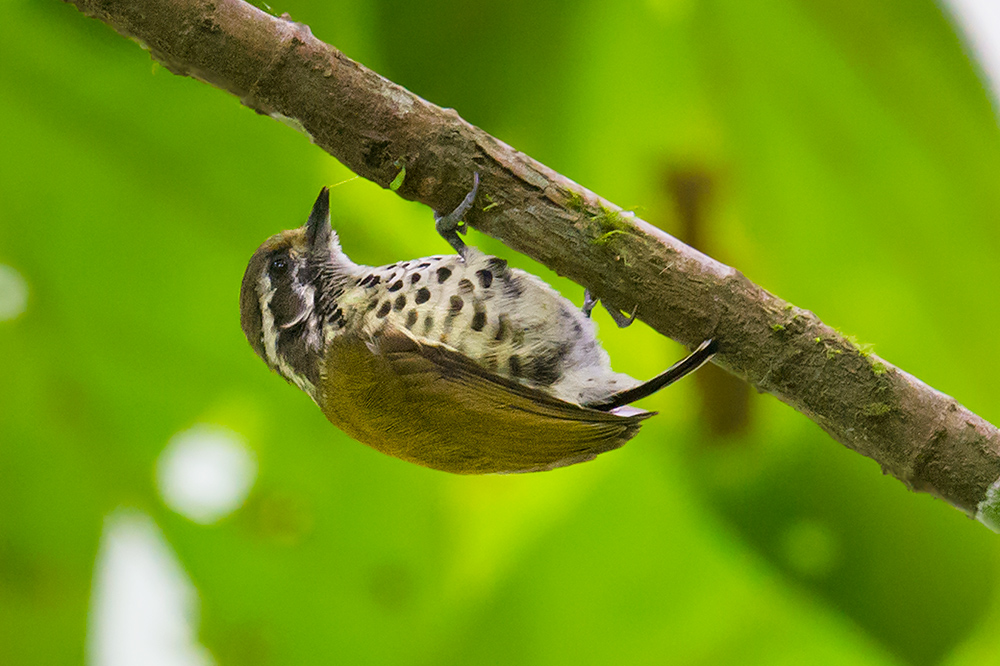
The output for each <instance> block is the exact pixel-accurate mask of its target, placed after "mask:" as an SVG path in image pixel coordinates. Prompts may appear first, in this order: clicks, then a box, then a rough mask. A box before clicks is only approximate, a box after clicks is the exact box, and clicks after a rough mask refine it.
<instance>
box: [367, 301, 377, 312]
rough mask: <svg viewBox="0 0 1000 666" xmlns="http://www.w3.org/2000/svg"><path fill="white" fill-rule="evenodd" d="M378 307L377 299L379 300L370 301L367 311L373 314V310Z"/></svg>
mask: <svg viewBox="0 0 1000 666" xmlns="http://www.w3.org/2000/svg"><path fill="white" fill-rule="evenodd" d="M377 307H378V299H377V298H373V299H372V300H371V301H369V303H368V308H367V311H368V312H371V311H372V310H374V309H375V308H377Z"/></svg>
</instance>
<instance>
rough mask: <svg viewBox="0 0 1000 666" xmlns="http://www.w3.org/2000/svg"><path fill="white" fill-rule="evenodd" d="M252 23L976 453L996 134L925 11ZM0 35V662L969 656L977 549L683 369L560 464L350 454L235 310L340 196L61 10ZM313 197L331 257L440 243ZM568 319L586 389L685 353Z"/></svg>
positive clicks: (680, 3)
mask: <svg viewBox="0 0 1000 666" xmlns="http://www.w3.org/2000/svg"><path fill="white" fill-rule="evenodd" d="M260 6H261V7H264V8H267V9H269V10H270V11H272V12H273V13H275V14H280V13H282V12H286V11H287V12H290V14H291V16H292V17H293V18H295V19H296V20H299V21H302V22H304V23H307V24H309V25H310V26H311V27H312V30H313V32H314V33H315V34H316V35H317V36H319V37H320V38H321V39H324V40H326V41H328V42H330V43H332V44H334V45H336V46H337V47H339V48H340V49H342V50H343V51H345V52H346V53H347V54H348V55H349V56H352V57H354V58H356V59H358V60H360V61H361V62H363V63H365V64H367V65H368V66H370V67H372V68H373V69H375V70H376V71H378V72H380V73H382V74H383V75H385V76H387V77H389V78H391V79H393V80H395V81H396V82H398V83H400V84H402V85H404V86H406V87H408V88H409V89H411V90H413V91H414V92H416V93H417V94H420V95H422V96H424V97H426V98H427V99H429V100H431V101H433V102H436V103H438V104H440V105H442V106H450V107H454V108H455V109H457V110H458V111H459V112H460V113H461V114H462V115H463V116H464V117H465V118H467V119H468V120H470V121H471V122H473V123H475V124H477V125H480V126H481V127H483V128H484V129H486V130H487V131H489V132H491V133H492V134H494V135H495V136H497V137H499V138H501V139H503V140H505V141H507V142H508V143H510V144H512V145H513V146H515V147H517V148H519V149H521V150H523V151H525V152H526V153H528V154H530V155H532V156H533V157H535V158H537V159H539V160H541V161H542V162H544V163H546V164H548V165H549V166H551V167H553V168H555V169H556V170H558V171H560V172H562V173H564V174H566V175H567V176H569V177H571V178H573V179H575V180H577V181H578V182H581V183H583V184H584V185H586V186H587V187H589V188H591V189H593V190H595V191H597V192H599V193H601V194H602V195H604V196H606V197H608V198H609V199H611V200H612V201H615V202H617V203H618V204H620V205H623V206H626V207H635V208H636V209H637V211H638V213H639V215H641V216H642V217H643V218H645V219H646V220H649V221H650V222H653V223H655V224H658V225H659V226H661V227H662V228H664V229H665V230H667V231H669V232H670V233H673V234H676V235H678V236H679V237H681V238H683V239H685V240H688V241H689V242H692V243H693V244H695V245H697V246H698V247H700V248H701V249H703V250H705V251H706V252H708V253H709V254H711V255H713V256H715V257H717V258H719V259H720V260H722V261H725V262H727V263H730V264H732V265H734V266H736V267H738V268H739V269H741V270H742V271H743V272H744V273H746V274H747V275H748V276H749V277H750V278H751V279H753V280H755V281H757V282H758V283H760V284H762V285H764V286H765V287H766V288H768V289H770V290H772V291H774V292H776V293H778V294H780V295H781V296H782V297H784V298H786V299H789V300H790V301H792V302H794V303H795V304H797V305H799V306H801V307H805V308H808V309H811V310H813V311H814V312H816V313H817V314H818V315H819V316H820V317H822V318H823V319H824V320H825V321H827V322H828V323H830V324H832V325H834V326H837V327H838V328H840V329H841V330H842V331H844V332H845V333H849V334H853V335H856V336H857V338H858V340H859V341H860V342H862V343H871V344H874V345H875V349H876V351H877V352H878V353H879V354H881V355H882V356H884V357H885V358H887V359H888V360H890V361H891V362H893V363H896V364H898V365H899V366H901V367H902V368H904V369H906V370H907V371H909V372H911V373H913V374H915V375H916V376H918V377H920V378H922V379H924V380H925V381H927V382H928V383H930V384H931V385H933V386H935V387H936V388H939V389H941V390H943V391H945V392H947V393H949V394H951V395H953V396H955V397H956V398H958V399H959V401H961V402H962V403H964V404H965V405H967V406H968V407H970V408H971V409H972V410H973V411H976V412H977V413H979V414H981V415H982V416H984V417H985V418H987V419H988V420H991V421H992V422H994V423H997V422H1000V382H998V381H997V374H998V370H1000V346H998V345H997V342H996V338H997V333H996V331H997V330H998V328H1000V304H998V302H997V300H998V299H997V294H998V293H1000V262H998V257H1000V132H998V127H997V113H996V107H995V105H994V103H992V102H991V99H995V98H991V94H990V92H989V90H990V88H989V85H988V84H987V83H986V79H985V77H984V76H983V75H982V74H981V73H980V72H979V71H978V70H977V65H976V64H974V62H973V61H972V58H971V55H970V54H971V50H970V47H969V46H967V45H966V43H965V42H963V39H962V38H961V37H960V33H959V31H958V29H957V28H956V22H955V19H954V18H953V16H952V14H951V13H950V10H949V8H948V7H947V6H939V5H937V4H935V3H933V2H929V1H927V0H881V1H880V2H870V1H869V0H842V1H839V2H812V1H810V0H759V1H758V2H753V3H748V2H744V1H743V0H626V1H624V2H618V1H615V2H610V1H602V0H573V1H572V2H571V1H569V0H530V1H529V0H511V1H509V2H506V3H469V2H456V1H454V0H435V1H432V2H412V3H399V2H391V1H386V0H341V1H338V2H328V1H324V2H310V1H308V0H287V1H286V0H274V4H273V5H271V6H269V7H268V6H266V5H264V4H263V3H261V4H260ZM4 9H5V11H4V20H3V22H2V23H0V313H2V320H0V663H2V664H10V665H21V664H46V665H47V664H70V663H81V662H83V661H86V662H87V663H89V664H92V665H95V666H107V665H119V664H120V665H125V664H157V665H158V664H163V665H164V666H166V665H170V666H173V665H177V666H180V665H184V666H188V665H199V666H200V665H204V664H213V663H214V664H219V665H228V664H240V665H242V664H247V665H258V664H259V665H262V666H263V665H269V664H299V665H305V664H328V663H344V664H419V665H424V664H546V665H547V664H563V663H566V664H611V663H614V664H654V663H655V664H699V665H701V664H704V665H708V664H767V665H771V664H852V665H854V664H865V665H872V666H876V665H878V666H883V665H906V664H912V665H916V666H923V665H929V664H945V665H948V666H981V665H983V664H1000V606H998V599H1000V597H998V594H1000V588H998V572H1000V537H998V536H997V535H995V534H993V533H991V532H990V531H988V530H987V529H986V528H985V527H983V526H982V525H979V524H978V523H975V522H974V521H972V520H969V519H968V518H966V517H965V516H964V515H962V514H961V513H959V512H958V511H956V510H954V509H952V508H950V507H949V506H947V505H945V504H944V503H943V502H940V501H937V500H935V499H933V498H931V497H929V496H926V495H916V494H912V493H910V492H908V491H907V490H906V489H905V488H904V487H903V485H902V484H900V483H899V482H898V481H895V480H894V479H892V478H889V477H884V476H883V475H882V474H881V472H880V470H879V467H878V465H877V464H876V463H874V462H872V461H870V460H867V459H864V458H862V457H860V456H858V455H856V454H854V453H852V452H850V451H848V450H846V449H844V448H843V447H841V446H840V445H839V444H837V443H835V442H833V441H832V440H830V439H829V438H828V437H827V436H826V435H824V434H823V433H822V432H821V431H820V429H819V428H818V427H817V426H815V425H814V424H813V423H811V422H810V421H808V420H807V419H806V418H804V417H802V416H801V415H799V414H797V413H795V412H793V411H792V410H790V409H788V408H787V407H785V406H784V405H782V404H780V403H779V402H778V401H776V400H775V399H773V398H771V397H770V396H762V395H758V394H756V393H754V392H753V391H751V390H749V389H747V387H746V386H745V385H743V384H741V383H740V382H738V381H735V380H733V379H732V378H730V377H728V376H727V375H725V373H722V372H721V371H716V369H715V368H711V369H708V370H706V371H704V372H701V373H699V375H697V376H696V378H695V379H694V380H687V381H684V382H682V383H681V384H680V385H678V386H676V387H673V388H671V389H670V390H668V391H665V392H663V393H661V394H659V395H657V396H655V397H653V398H650V399H649V400H648V401H646V402H645V403H644V406H646V407H648V408H651V409H656V410H659V411H660V413H661V414H660V416H659V417H658V418H656V419H654V420H652V421H650V422H649V423H648V425H647V426H646V427H645V429H644V431H643V433H642V434H641V435H640V436H639V437H638V438H636V439H635V440H634V441H633V442H631V443H630V444H629V445H628V446H626V447H625V448H623V449H621V450H619V451H616V452H613V453H609V454H606V455H604V456H601V457H600V458H599V459H598V460H596V461H595V462H591V463H588V464H586V465H580V466H576V467H571V468H566V469H561V470H558V471H555V472H551V473H545V474H536V475H525V476H512V477H483V478H464V477H454V476H449V475H445V474H442V473H439V472H434V471H430V470H426V469H422V468H419V467H416V466H411V465H408V464H406V463H403V462H400V461H398V460H395V459H391V458H388V457H385V456H382V455H381V454H378V453H376V452H374V451H372V450H369V449H367V448H366V447H364V446H362V445H359V444H357V443H354V442H352V441H350V440H349V439H347V438H346V437H345V436H344V435H342V434H341V433H339V432H338V431H336V430H335V429H334V428H333V427H332V426H330V425H329V424H328V423H327V422H326V421H325V419H324V418H323V416H322V414H321V413H320V412H319V410H318V409H316V408H315V406H314V405H313V404H311V402H310V401H309V400H308V398H307V397H306V396H305V395H304V394H302V393H300V392H299V391H298V390H297V389H294V388H293V387H291V386H289V385H287V384H286V383H285V382H283V381H282V380H281V379H280V378H278V377H277V376H275V375H272V374H270V373H269V372H268V371H267V369H266V368H265V366H264V365H263V364H262V363H261V362H260V361H259V360H258V359H257V358H256V357H255V356H254V355H253V353H252V352H251V350H250V348H249V346H248V345H247V344H246V341H245V340H244V339H243V336H242V333H241V331H240V327H239V313H238V291H239V284H240V279H241V277H242V273H243V270H244V267H245V262H246V261H247V259H248V258H249V256H250V254H251V253H252V252H253V251H254V249H255V248H256V247H257V245H258V244H259V243H260V242H261V241H263V240H264V239H265V238H266V237H267V236H269V235H270V234H272V233H274V232H276V231H279V230H281V229H285V228H289V227H293V226H297V225H299V224H301V223H302V222H303V221H304V220H305V217H306V215H307V214H308V211H309V208H310V206H311V203H312V201H313V198H314V197H315V195H316V193H317V191H318V190H319V188H320V187H321V186H322V185H330V184H334V183H338V182H340V181H344V180H347V179H349V178H350V177H351V174H350V173H349V172H348V171H347V170H346V169H345V168H344V167H342V166H341V165H339V164H338V163H337V162H336V161H335V160H334V159H333V158H331V157H329V156H328V155H326V154H325V153H322V152H321V151H320V150H318V149H317V148H315V147H313V146H312V145H310V143H309V142H308V141H307V140H306V139H305V138H304V137H303V136H301V135H299V134H297V133H296V132H294V131H292V130H291V129H289V128H287V127H284V126H282V125H280V124H279V123H276V122H275V121H273V120H271V119H269V118H267V117H262V116H258V115H256V114H254V113H253V112H252V111H250V110H248V109H246V108H244V107H241V106H240V105H239V103H238V101H237V100H236V99H235V98H232V97H230V96H228V95H226V94H224V93H221V92H220V91H217V90H214V89H211V88H209V87H208V86H205V85H203V84H201V83H199V82H197V81H194V80H192V79H187V78H179V77H176V76H173V75H171V74H170V73H169V72H167V71H166V70H164V69H162V68H160V67H159V66H158V65H156V64H155V63H153V62H152V61H151V60H150V58H149V56H148V54H147V53H146V52H144V51H143V50H141V49H140V48H139V47H138V46H137V45H136V44H134V43H132V42H130V41H128V40H125V39H123V38H121V37H120V36H118V35H116V34H115V33H113V32H112V31H111V29H109V28H108V27H107V26H105V25H103V24H101V23H98V22H96V21H93V20H91V19H87V18H85V17H83V16H82V15H80V14H79V13H78V12H77V10H76V9H75V8H74V7H72V6H70V5H66V4H63V3H60V2H54V1H50V0H7V1H6V2H5V3H4ZM973 27H974V28H975V27H976V26H975V24H973ZM332 206H333V209H334V213H333V222H334V225H335V227H336V229H337V231H338V232H339V233H340V235H341V239H342V241H343V244H344V247H345V249H346V250H347V252H348V253H350V254H351V256H352V257H353V258H354V259H355V260H356V261H359V262H365V263H370V264H382V263H389V262H393V261H396V260H398V259H405V258H412V257H416V256H422V255H425V254H432V253H440V252H444V251H446V250H447V247H446V246H445V244H444V242H443V241H441V240H440V239H439V238H437V237H436V236H435V234H434V233H433V227H432V218H431V213H430V211H429V210H427V209H426V208H424V207H422V206H420V205H417V204H413V203H408V202H405V201H402V200H401V199H399V198H398V197H396V196H395V195H393V194H391V193H390V192H388V191H384V190H381V189H380V188H378V187H377V186H375V185H372V184H371V183H367V182H365V181H362V180H360V179H358V180H352V181H349V182H346V183H344V184H341V185H339V186H338V187H336V188H335V189H334V191H333V196H332ZM470 238H471V241H472V242H473V243H475V244H477V245H480V246H481V247H484V248H485V249H487V250H488V251H492V252H495V253H499V254H502V255H503V256H505V257H507V258H510V259H511V260H512V263H514V264H516V265H519V266H522V267H526V268H529V269H530V270H533V271H536V272H538V273H539V274H541V275H542V276H543V277H545V278H546V279H548V280H550V281H551V282H552V283H553V284H555V285H556V286H558V287H559V288H560V289H562V290H563V291H564V293H565V294H566V295H567V296H568V297H570V298H572V299H574V300H575V301H577V302H580V301H581V300H582V289H581V288H580V287H579V286H577V285H574V284H572V283H570V282H568V281H566V280H563V279H561V278H559V277H558V276H555V275H553V274H551V273H550V272H548V271H546V270H545V269H544V268H541V267H538V266H537V265H534V264H532V263H531V262H529V261H527V260H526V259H524V258H523V257H516V256H514V255H513V254H512V253H511V252H510V251H508V250H506V249H505V248H504V247H503V246H501V245H499V244H498V243H496V242H494V241H492V240H491V239H488V238H485V237H483V236H482V235H479V234H477V233H476V232H472V233H471V234H470ZM596 316H597V318H598V322H599V325H600V327H601V337H602V339H603V340H604V341H605V345H606V347H607V348H608V349H609V351H610V353H611V356H612V358H613V360H614V363H615V366H616V369H618V370H621V371H624V372H629V373H631V374H633V375H635V376H637V377H648V376H652V375H653V374H655V373H657V372H658V371H660V370H661V369H662V368H663V367H665V366H666V365H667V364H669V363H670V362H672V361H673V360H675V359H676V358H678V357H679V356H680V355H681V353H682V350H681V348H680V347H679V346H678V345H676V344H674V343H672V342H671V341H669V340H665V339H663V338H661V337H660V336H658V335H657V334H655V333H653V332H652V331H650V330H649V329H648V328H646V327H645V326H644V325H642V324H636V325H635V326H633V327H631V328H629V329H627V330H624V331H619V330H617V329H616V328H615V327H614V326H613V325H612V323H611V321H610V320H609V319H608V317H607V315H606V314H605V313H603V312H599V313H597V315H596Z"/></svg>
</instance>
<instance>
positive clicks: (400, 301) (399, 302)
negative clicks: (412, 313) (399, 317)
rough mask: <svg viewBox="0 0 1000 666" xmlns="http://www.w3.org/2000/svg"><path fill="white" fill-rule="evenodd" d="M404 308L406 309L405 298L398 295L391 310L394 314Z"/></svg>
mask: <svg viewBox="0 0 1000 666" xmlns="http://www.w3.org/2000/svg"><path fill="white" fill-rule="evenodd" d="M405 307H406V296H404V295H403V294H400V295H399V296H397V297H396V302H395V303H393V304H392V309H393V310H395V311H396V312H399V311H400V310H402V309H403V308H405Z"/></svg>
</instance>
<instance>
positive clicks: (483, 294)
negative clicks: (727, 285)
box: [240, 176, 715, 474]
mask: <svg viewBox="0 0 1000 666" xmlns="http://www.w3.org/2000/svg"><path fill="white" fill-rule="evenodd" d="M478 181H479V179H478V176H477V177H476V185H475V186H474V187H473V190H472V192H470V193H469V195H468V196H467V197H466V199H465V201H463V202H462V204H461V205H460V206H459V207H458V208H457V209H456V210H455V211H453V212H452V213H451V214H449V215H446V216H435V217H436V219H437V229H438V231H439V232H440V233H441V234H442V235H443V236H444V237H445V239H446V240H448V241H449V242H450V243H451V244H452V246H453V247H455V248H456V250H458V252H459V254H458V255H451V256H438V257H427V258H424V259H414V260H411V261H403V262H400V263H395V264H389V265H387V266H381V267H378V268H371V267H368V266H359V265H358V264H355V263H354V262H352V261H351V260H350V259H349V258H348V257H347V255H346V254H344V252H343V251H342V250H341V248H340V244H339V242H338V240H337V236H336V234H334V233H333V231H332V229H331V228H330V218H329V193H328V191H327V189H326V188H324V189H323V190H322V191H321V192H320V195H319V198H318V199H317V200H316V203H315V205H314V206H313V209H312V214H311V215H310V216H309V219H308V221H307V222H306V224H305V226H303V227H301V228H298V229H292V230H289V231H284V232H282V233H279V234H277V235H275V236H273V237H271V238H270V239H268V240H267V241H266V242H265V243H264V244H263V245H261V246H260V248H259V249H258V250H257V251H256V252H255V253H254V255H253V257H252V258H251V259H250V264H249V266H248V267H247V270H246V274H245V275H244V277H243V286H242V290H241V294H240V309H241V320H242V326H243V332H244V333H245V334H246V337H247V339H248V340H249V341H250V344H251V346H252V347H253V349H254V351H255V352H257V355H258V356H260V357H261V358H262V359H264V361H265V362H266V363H267V365H268V366H270V367H271V368H272V369H273V370H275V371H277V372H278V373H279V374H281V375H282V376H283V377H285V379H287V380H288V381H289V382H291V383H293V384H295V385H296V386H298V387H299V388H300V389H302V390H303V391H305V392H306V393H307V394H309V396H310V397H311V398H312V399H313V400H314V401H315V402H316V404H317V405H319V407H320V409H322V410H323V413H324V414H325V415H326V416H327V418H328V419H329V420H330V421H331V422H332V423H333V424H334V425H336V426H337V427H339V428H340V429H342V430H343V431H344V432H346V433H347V434H348V435H350V436H351V437H353V438H355V439H357V440H358V441H360V442H363V443H365V444H368V445H370V446H372V447H374V448H375V449H378V450H379V451H382V452H384V453H387V454H389V455H392V456H396V457H398V458H401V459H403V460H408V461H410V462H414V463H418V464H420V465H425V466H427V467H432V468H435V469H440V470H445V471H448V472H456V473H460V474H479V473H489V472H532V471H540V470H547V469H552V468H555V467H561V466H564V465H571V464H574V463H578V462H583V461H586V460H591V459H593V458H594V457H595V456H597V455H598V454H599V453H603V452H605V451H609V450H611V449H615V448H618V447H619V446H621V445H622V444H624V443H625V442H626V441H628V440H629V439H630V438H632V437H633V436H635V434H636V433H637V432H638V431H639V427H640V424H641V422H642V421H643V420H644V419H646V418H649V417H650V416H652V415H653V414H654V413H653V412H647V411H643V410H640V409H637V408H634V407H630V406H628V404H629V403H631V402H633V401H634V400H637V399H639V398H641V397H644V396H646V395H649V394H650V393H652V392H654V391H656V390H658V389H660V388H662V387H664V386H666V385H668V384H670V383H672V382H673V381H676V380H677V379H679V378H680V377H682V376H684V375H685V374H687V373H689V372H691V371H693V370H695V369H697V368H698V367H700V366H701V364H703V363H704V362H705V361H707V360H708V359H709V358H710V357H711V356H712V354H713V353H714V350H715V346H714V343H711V341H709V342H706V343H704V344H702V345H701V346H700V347H699V348H698V349H697V350H696V351H695V352H694V353H692V354H691V355H690V356H689V357H687V358H686V359H684V360H683V361H681V362H679V363H677V364H676V365H675V366H673V367H672V368H670V369H669V370H667V371H666V372H664V373H662V374H661V375H659V376H657V377H655V378H654V379H652V380H650V381H648V382H645V383H643V382H639V381H637V380H635V379H633V378H631V377H629V376H628V375H623V374H620V373H616V372H614V371H612V370H611V366H610V363H609V360H608V355H607V353H606V352H605V351H604V349H603V348H601V346H600V345H599V344H598V342H597V340H596V338H595V331H594V324H593V322H592V321H591V319H590V318H589V316H588V315H589V311H590V309H591V308H592V307H593V305H594V300H593V299H590V298H589V296H588V299H587V303H586V305H585V309H584V311H581V310H578V309H577V308H575V307H574V306H573V305H572V304H571V303H570V302H569V301H568V300H566V299H565V298H563V297H562V296H561V295H560V294H559V293H557V292H556V291H555V290H554V289H552V288H551V287H550V286H549V285H547V284H545V283H544V282H542V281H541V280H539V279H538V278H536V277H534V276H533V275H530V274H528V273H525V272H524V271H521V270H518V269H514V268H509V267H508V266H507V262H505V261H504V260H503V259H498V258H496V257H491V256H487V255H485V254H483V253H481V252H479V251H478V250H476V249H474V248H471V247H468V246H466V245H465V244H464V243H463V242H462V240H461V239H460V238H459V237H458V234H457V233H456V231H457V230H460V227H459V221H460V220H461V218H462V217H463V216H464V214H465V213H466V212H467V210H468V208H469V207H470V206H471V205H472V202H473V201H474V199H475V195H476V190H477V188H478ZM622 323H625V322H622Z"/></svg>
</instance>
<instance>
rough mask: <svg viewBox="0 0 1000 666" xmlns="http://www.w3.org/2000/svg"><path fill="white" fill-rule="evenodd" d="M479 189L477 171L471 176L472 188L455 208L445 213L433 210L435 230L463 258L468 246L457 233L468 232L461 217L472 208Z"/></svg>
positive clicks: (467, 227)
mask: <svg viewBox="0 0 1000 666" xmlns="http://www.w3.org/2000/svg"><path fill="white" fill-rule="evenodd" d="M478 191H479V173H478V172H477V173H475V174H473V178H472V190H471V191H470V192H469V193H468V194H466V195H465V198H464V199H462V203H460V204H458V207H457V208H455V210H453V211H451V212H450V213H448V214H446V215H442V214H440V213H438V212H436V211H435V213H434V228H435V229H437V232H438V233H439V234H440V235H441V237H442V238H444V239H445V240H446V241H448V244H449V245H451V246H452V247H453V248H455V251H456V252H458V254H459V256H460V257H462V259H465V255H466V252H467V251H468V247H466V245H465V242H464V241H462V239H461V238H460V237H459V234H466V233H468V232H469V226H468V225H467V224H464V223H463V222H462V218H463V217H465V214H466V213H468V212H469V209H470V208H472V203H473V202H474V201H475V200H476V193H477V192H478Z"/></svg>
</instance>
